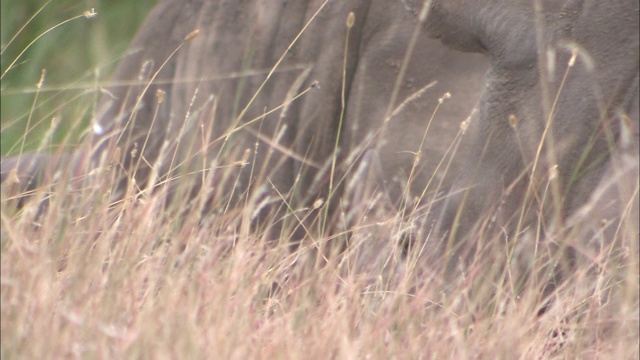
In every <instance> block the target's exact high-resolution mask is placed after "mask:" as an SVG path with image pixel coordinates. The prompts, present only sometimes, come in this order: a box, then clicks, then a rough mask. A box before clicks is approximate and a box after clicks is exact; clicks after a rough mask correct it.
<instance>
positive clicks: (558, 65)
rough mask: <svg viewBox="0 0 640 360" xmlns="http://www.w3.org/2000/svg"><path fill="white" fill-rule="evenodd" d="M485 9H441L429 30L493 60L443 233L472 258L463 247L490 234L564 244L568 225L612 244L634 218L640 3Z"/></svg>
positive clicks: (457, 4)
mask: <svg viewBox="0 0 640 360" xmlns="http://www.w3.org/2000/svg"><path fill="white" fill-rule="evenodd" d="M489 3H490V4H487V2H477V1H464V0H462V1H456V0H451V1H439V0H436V1H434V3H433V7H432V9H431V10H432V11H431V13H430V16H429V18H428V20H427V22H426V27H427V32H428V33H429V34H430V35H431V36H433V37H435V38H438V39H441V41H442V42H443V43H444V44H447V45H448V46H450V47H452V48H456V49H459V50H462V51H467V52H477V53H482V54H484V55H485V56H486V57H487V58H488V59H489V60H490V62H491V69H490V71H489V73H488V75H487V79H486V84H485V88H484V91H483V93H482V97H481V100H480V106H479V110H478V112H477V116H475V118H474V119H473V120H472V121H471V124H472V125H471V126H472V127H473V128H474V129H475V132H474V134H475V135H474V137H473V139H471V142H472V143H471V144H470V147H471V150H470V151H469V153H468V162H467V164H466V165H465V166H463V169H464V170H463V171H462V172H461V174H460V175H459V176H458V179H457V180H456V181H455V183H454V185H453V187H452V189H451V191H450V196H449V198H448V199H447V204H446V205H445V209H444V210H443V213H442V214H441V217H440V221H439V223H440V225H439V228H440V233H441V234H443V233H448V234H449V236H448V240H449V241H448V244H449V245H450V246H453V247H455V248H457V249H460V250H462V249H464V248H466V250H468V249H470V248H472V247H465V246H464V245H461V243H464V242H462V241H460V240H461V239H468V240H471V242H473V238H474V234H477V233H480V232H483V231H486V230H488V229H493V231H494V232H495V231H497V232H501V233H503V234H511V236H513V235H514V234H520V233H522V232H524V231H525V230H527V229H530V230H531V229H533V230H534V232H535V231H537V230H538V229H539V230H542V233H548V234H554V233H555V236H559V237H560V238H563V236H564V235H559V234H562V231H563V228H566V226H565V225H564V224H563V222H564V221H565V220H566V219H567V217H572V220H570V221H569V223H572V224H571V225H573V226H577V227H587V228H593V229H595V230H596V231H595V232H596V233H600V234H601V233H602V232H603V228H608V229H604V230H605V232H608V233H609V235H610V236H611V237H613V234H614V233H619V232H621V231H620V228H621V223H620V217H621V215H622V214H624V213H625V211H631V213H635V214H636V215H635V217H634V216H633V215H631V217H630V218H631V219H637V208H638V195H637V194H638V193H637V191H638V175H637V171H638V96H639V94H638V70H639V53H638V47H639V45H638V42H639V40H638V28H639V25H638V22H639V20H638V14H639V10H638V2H637V1H616V2H607V3H604V2H600V1H590V0H585V1H538V2H530V1H490V2H489ZM534 3H535V4H537V6H538V7H539V8H538V9H536V6H534ZM623 174H624V175H623ZM596 189H597V190H596ZM605 189H607V190H605ZM594 192H595V193H599V194H600V196H599V200H598V199H596V198H595V197H596V196H595V195H593V196H592V194H594ZM603 193H607V194H608V195H607V196H602V194H603ZM605 197H606V198H607V201H603V199H604V198H605ZM604 202H608V205H606V206H604V205H603V204H604ZM612 203H617V204H618V205H617V210H616V211H612V210H611V209H612V208H614V207H615V206H614V205H612ZM595 204H600V205H595ZM584 207H587V208H588V209H585V208H584ZM594 208H599V209H600V210H594ZM605 208H608V209H609V210H608V212H606V213H607V215H604V214H605V212H603V209H605ZM629 209H632V210H629ZM576 213H581V214H582V215H581V216H579V217H581V220H580V221H581V223H580V225H577V222H576V221H575V219H576V216H571V214H576ZM587 213H588V214H589V215H586V214H587ZM595 223H597V224H598V225H594V224H595ZM634 223H635V226H633V227H635V229H634V230H633V229H632V230H631V231H632V232H633V233H635V237H636V239H637V229H638V226H637V222H635V221H634ZM632 225H633V224H632ZM622 228H624V226H622ZM472 229H474V230H473V231H471V230H472ZM505 230H506V231H505ZM507 236H508V235H507ZM585 236H586V237H588V235H586V234H585ZM610 240H611V239H610ZM636 241H637V240H636ZM450 248H451V247H450ZM440 250H442V246H441V249H440ZM461 253H462V252H458V255H459V256H461Z"/></svg>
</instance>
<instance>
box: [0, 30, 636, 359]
mask: <svg viewBox="0 0 640 360" xmlns="http://www.w3.org/2000/svg"><path fill="white" fill-rule="evenodd" d="M3 41H4V39H3ZM4 56H5V55H3V57H4ZM27 58H28V55H27ZM4 64H5V62H4V60H3V66H4ZM27 67H28V66H25V65H21V67H19V68H16V70H15V72H18V71H21V70H22V69H25V68H27ZM3 69H4V68H3ZM62 80H63V83H65V84H71V82H70V81H68V82H64V79H62ZM67 80H68V79H67ZM3 86H4V85H3ZM69 86H71V85H69ZM42 102H45V100H44V99H42V98H40V97H39V98H37V99H35V100H33V97H31V102H30V103H28V104H27V105H26V106H25V107H24V108H23V111H24V109H28V108H31V107H39V106H40V105H41V103H42ZM3 103H4V101H3ZM3 107H4V105H3ZM85 110H86V111H89V110H88V109H85ZM3 119H4V114H3ZM3 126H4V125H3ZM4 133H5V131H4V129H3V136H4ZM27 135H28V134H26V133H24V134H23V135H22V136H27ZM29 136H31V135H30V134H29ZM67 141H68V142H73V141H71V140H67ZM240 165H242V164H240ZM115 171H116V169H114V168H109V169H106V170H105V171H103V172H101V173H100V174H99V176H95V175H96V174H92V176H87V177H86V178H81V179H77V178H74V176H75V175H76V174H73V173H72V172H71V170H70V169H66V170H64V171H63V172H62V173H61V174H59V175H58V177H57V179H58V180H57V182H55V183H53V184H44V185H43V186H41V187H38V188H37V189H36V190H34V191H33V192H32V193H31V197H30V200H29V201H28V202H26V203H20V202H19V197H20V195H21V194H20V193H16V192H15V188H14V187H13V186H12V185H15V184H4V185H3V189H2V190H3V191H2V192H3V194H2V196H3V198H2V208H1V210H0V216H1V221H2V232H1V244H0V247H1V249H0V250H1V259H2V261H1V268H0V270H1V278H0V300H1V301H0V312H1V315H2V317H1V320H0V331H1V334H2V343H1V349H0V356H1V357H2V358H6V359H11V358H43V359H44V358H52V359H55V358H169V359H175V358H177V359H181V358H186V359H192V358H195V359H197V358H202V359H208V358H220V359H234V358H237V359H245V358H265V359H266V358H268V359H271V358H292V359H297V358H317V359H325V358H375V359H388V358H408V359H414V358H422V359H442V358H450V359H467V358H469V359H470V358H481V359H496V358H498V359H513V358H522V359H532V358H533V359H540V358H570V359H574V358H611V359H633V358H638V356H639V355H638V319H639V310H638V305H639V302H638V296H639V295H638V270H639V269H638V248H637V243H636V242H637V219H634V218H632V217H631V216H630V215H629V214H623V216H622V220H621V221H620V223H619V229H620V231H619V233H618V235H617V237H616V239H617V240H618V243H615V244H608V245H602V246H601V247H600V248H598V249H596V250H595V251H592V252H589V251H588V250H589V249H584V253H585V254H583V255H585V256H584V257H585V258H586V259H588V260H589V261H586V262H579V266H578V267H569V268H568V270H570V271H568V272H565V273H564V274H563V281H562V282H560V283H558V284H557V285H556V286H555V288H553V289H552V290H548V285H549V283H550V281H551V280H553V279H552V277H550V276H549V274H554V273H555V269H553V268H554V266H555V265H556V264H558V263H560V264H561V265H562V256H561V254H560V251H559V250H558V247H557V246H554V242H553V241H551V242H541V241H540V240H541V239H539V235H532V234H530V233H525V234H523V235H518V237H517V238H516V239H507V238H505V237H504V236H495V235H493V234H484V233H482V231H480V230H478V231H477V233H476V234H475V238H476V240H477V243H478V244H479V245H478V247H477V250H476V251H477V256H475V257H474V259H473V260H472V261H471V262H469V263H468V264H466V266H465V268H464V271H463V272H462V273H463V276H461V277H458V278H455V279H448V278H447V277H443V276H441V275H442V274H440V273H439V272H437V271H434V269H433V267H432V266H431V264H429V263H427V262H426V261H425V258H426V257H425V256H424V254H422V251H423V249H422V248H421V247H420V246H414V247H412V248H411V249H409V250H406V249H405V248H404V247H403V245H402V241H401V240H402V238H403V237H404V236H406V235H405V229H406V228H407V227H408V226H410V225H411V224H407V223H406V220H405V219H406V218H407V216H400V215H399V214H395V213H389V212H380V213H373V212H372V213H367V214H365V215H367V217H368V220H366V221H365V220H363V221H360V222H359V223H358V224H357V225H354V226H352V227H349V228H347V229H344V233H338V234H334V235H326V236H323V237H314V235H313V234H311V233H310V234H307V236H306V237H305V238H304V239H303V240H302V242H301V244H300V245H299V246H298V247H297V248H296V249H295V250H292V249H291V246H290V244H289V243H288V238H287V236H286V235H287V234H288V233H290V232H293V229H283V230H281V231H282V234H283V235H282V237H283V239H282V240H281V241H274V240H273V239H271V236H270V232H269V229H270V228H273V227H275V226H276V224H277V223H279V222H280V221H281V219H278V218H275V217H271V218H267V219H265V220H264V221H263V223H262V226H261V227H255V226H254V224H253V223H252V221H251V220H252V216H251V214H252V213H254V212H255V209H256V206H257V204H252V203H247V206H245V207H244V208H240V209H234V210H229V211H226V212H224V213H217V214H205V215H204V216H201V215H202V214H201V213H200V212H199V211H197V210H198V209H200V205H201V204H205V203H207V202H209V201H211V196H214V201H220V202H221V203H223V202H224V199H222V198H221V199H215V195H216V194H213V195H212V194H211V193H207V192H204V191H203V192H201V193H199V194H198V195H196V196H195V198H190V197H187V196H176V195H175V193H174V195H173V196H168V195H167V194H166V193H164V192H163V191H162V190H160V191H158V192H156V193H155V194H153V195H148V194H143V195H142V196H135V194H134V193H135V192H134V191H131V192H126V194H125V195H124V196H123V197H122V198H121V199H118V201H113V197H112V194H111V189H114V188H115V187H116V181H117V177H116V176H115V175H113V174H115ZM174 182H177V183H180V182H183V183H182V184H180V187H179V188H178V190H177V191H178V192H179V191H188V190H189V189H191V188H192V186H191V184H190V183H189V182H190V180H189V179H188V178H187V177H184V180H183V178H181V177H180V175H176V179H175V181H174ZM636 196H637V193H636ZM316 206H317V207H318V208H321V207H322V206H323V204H322V203H317V204H316ZM44 208H46V211H43V209H44ZM223 208H224V207H223ZM185 209H186V210H185ZM319 213H320V214H321V215H320V216H327V215H322V214H325V212H323V211H319ZM362 217H363V218H364V216H362ZM409 217H410V216H409ZM318 223H324V219H320V220H319V221H318ZM424 236H425V238H426V240H427V241H429V240H434V239H430V237H429V235H428V234H424ZM563 236H564V237H565V238H563V239H562V241H563V242H565V243H570V244H579V243H580V241H581V239H580V238H579V236H581V235H578V234H571V233H569V234H564V235H563ZM345 238H348V240H347V241H348V242H349V243H350V245H351V246H350V247H349V248H347V249H346V250H345V249H344V248H343V246H342V245H343V243H342V242H341V241H339V240H341V239H345ZM507 240H508V241H507ZM320 248H321V249H322V251H319V249H320ZM549 269H550V270H549ZM443 279H447V280H443Z"/></svg>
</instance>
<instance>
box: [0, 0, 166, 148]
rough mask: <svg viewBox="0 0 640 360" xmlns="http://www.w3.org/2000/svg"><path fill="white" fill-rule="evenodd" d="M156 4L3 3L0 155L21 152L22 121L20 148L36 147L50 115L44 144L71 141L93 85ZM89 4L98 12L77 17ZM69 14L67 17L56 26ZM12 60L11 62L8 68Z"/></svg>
mask: <svg viewBox="0 0 640 360" xmlns="http://www.w3.org/2000/svg"><path fill="white" fill-rule="evenodd" d="M155 2H156V0H136V1H128V0H109V1H98V0H81V1H78V0H52V1H44V0H39V1H37V0H31V1H2V3H1V9H0V10H1V11H0V13H1V14H2V15H1V16H2V21H1V22H0V26H1V29H0V30H1V31H0V34H1V40H0V43H1V47H2V56H0V59H1V66H0V68H1V70H2V73H3V74H4V73H5V72H6V74H4V75H3V77H2V97H1V98H0V101H1V103H2V106H1V108H0V109H1V113H0V119H1V129H2V132H1V142H0V143H1V151H0V154H1V155H2V156H6V155H8V154H15V153H17V152H19V149H20V146H21V142H22V138H23V136H24V134H25V133H26V132H25V129H26V127H27V122H29V131H28V133H27V136H26V143H25V150H33V149H35V148H39V147H40V146H41V145H42V141H43V136H45V135H46V134H47V133H48V132H49V130H50V128H51V126H52V119H54V118H55V119H56V123H57V125H56V126H57V130H56V132H55V136H54V137H53V139H52V140H53V141H52V143H50V144H49V143H48V144H47V145H45V146H51V145H60V144H61V143H62V142H65V143H66V144H71V143H74V142H75V140H76V139H77V137H78V135H79V133H80V132H81V129H82V128H83V127H86V125H87V123H88V120H89V119H90V117H91V112H92V110H93V108H92V106H93V105H94V104H95V99H96V97H97V92H96V91H95V89H96V85H97V84H98V83H99V82H100V81H105V80H107V79H108V78H109V75H110V73H111V72H112V71H113V69H114V66H115V64H117V61H118V59H119V57H121V56H122V55H123V53H124V51H125V50H126V48H127V45H128V43H129V41H130V40H131V38H132V37H133V35H134V34H135V31H136V29H137V28H138V26H139V25H140V22H141V21H142V20H143V19H144V17H145V16H146V15H147V13H148V11H149V9H150V8H151V7H152V6H153V4H154V3H155ZM91 9H95V12H96V13H97V16H95V17H93V18H91V19H87V18H85V17H83V16H81V15H82V14H83V13H84V12H85V11H90V10H91ZM39 10H41V11H40V12H39V13H38V11H39ZM36 13H37V15H35V16H34V14H36ZM31 17H33V19H32V20H31V21H30V22H28V21H29V19H30V18H31ZM76 17H77V18H76ZM70 19H73V20H71V21H68V22H67V23H64V24H62V25H60V24H61V23H63V22H65V21H67V20H70ZM57 25H60V26H59V27H56V26H57ZM23 27H24V29H22V28H23ZM54 27H56V28H54ZM21 29H22V30H21ZM45 32H46V34H45ZM43 34H44V35H43ZM41 35H42V36H41ZM39 36H41V37H40V38H39V39H38V40H37V41H35V42H34V43H33V44H31V46H29V43H31V42H32V41H34V39H36V38H38V37H39ZM14 37H15V39H13V38H14ZM12 39H13V41H11V40H12ZM10 41H11V43H10ZM23 51H24V53H23V54H22V55H20V53H21V52H23ZM19 55H20V57H19V58H18V56H19ZM16 59H17V61H16V62H15V64H14V65H13V68H11V69H9V70H8V71H7V69H8V68H9V65H10V64H11V63H13V62H14V61H15V60H16ZM43 69H45V70H46V73H45V76H44V78H43V82H42V87H41V88H40V89H39V90H38V89H37V86H36V84H38V83H39V82H40V78H41V76H42V74H43ZM32 108H33V112H32V113H31V111H32ZM29 119H30V120H29ZM72 128H73V129H72ZM70 130H73V132H72V134H70V135H71V138H70V139H68V140H66V141H65V140H64V138H65V136H66V135H67V134H68V133H69V131H70Z"/></svg>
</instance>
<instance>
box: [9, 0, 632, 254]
mask: <svg viewBox="0 0 640 360" xmlns="http://www.w3.org/2000/svg"><path fill="white" fill-rule="evenodd" d="M421 5H422V4H421V2H419V1H386V0H369V1H356V0H348V1H328V2H326V3H325V2H323V1H278V2H270V3H269V4H268V5H266V3H264V2H260V1H248V0H247V1H234V2H228V1H182V0H166V1H163V2H161V3H159V4H158V5H157V6H156V7H155V8H154V10H153V11H152V12H151V14H150V15H149V17H148V18H147V20H146V21H145V23H144V24H143V25H142V27H141V29H140V31H139V32H138V34H137V35H136V37H135V38H134V40H133V41H132V44H131V47H130V51H129V53H128V55H127V56H126V57H125V58H124V59H123V60H122V62H121V63H120V65H119V66H118V68H117V70H116V72H115V74H114V77H113V80H112V83H113V86H110V87H108V88H106V89H105V90H104V95H103V96H102V97H101V99H100V101H99V103H98V106H97V111H96V122H95V125H94V135H93V136H92V137H91V139H88V141H87V142H88V143H89V145H88V147H87V148H84V149H81V150H78V152H77V153H76V154H71V155H69V157H70V158H71V160H69V162H71V163H77V162H80V161H81V162H83V163H84V161H85V160H86V158H87V156H86V155H85V153H90V154H91V158H92V161H91V163H92V164H94V165H93V166H96V164H100V163H101V162H102V161H103V160H102V159H104V158H105V157H108V156H106V155H107V154H114V153H119V154H121V156H122V158H121V163H122V164H123V169H125V171H124V172H123V175H122V179H123V180H122V186H121V188H126V187H127V185H130V184H131V179H135V180H136V181H135V185H136V186H138V187H139V188H140V189H144V188H145V187H148V184H149V183H151V184H152V185H153V184H158V183H163V182H164V181H169V182H171V181H174V180H175V179H184V178H185V177H189V176H195V178H197V179H198V178H205V177H206V176H204V175H202V174H206V175H207V176H209V175H211V174H213V176H212V178H213V179H214V180H213V182H212V184H207V183H201V184H200V185H201V186H204V187H206V186H213V187H214V188H215V191H217V194H216V196H217V198H218V199H220V200H218V202H217V203H215V204H212V205H211V207H210V209H212V211H214V212H215V211H222V210H221V209H226V205H225V204H229V202H228V198H231V200H232V201H231V203H235V204H238V203H240V204H246V203H247V202H249V203H250V204H253V205H254V207H258V208H260V207H261V205H260V204H264V203H271V204H277V205H276V206H275V207H276V208H278V209H284V208H285V206H284V205H283V203H284V202H286V203H287V204H288V206H290V209H293V210H294V211H295V210H296V209H298V208H304V207H309V206H311V204H313V203H314V202H315V201H316V200H317V199H325V200H326V199H327V198H329V197H332V198H333V199H334V201H332V203H331V206H333V207H334V208H335V207H336V206H341V205H344V204H340V197H341V195H342V194H343V193H344V191H346V192H347V193H348V192H349V191H351V190H353V188H354V187H369V186H372V187H377V188H378V190H382V192H384V193H386V194H388V195H389V196H388V199H389V202H391V203H392V206H391V207H393V208H395V209H396V210H403V209H411V210H412V209H422V210H424V209H426V210H424V211H423V212H422V214H426V216H428V217H429V219H431V220H425V221H423V228H422V230H424V231H422V232H421V234H422V235H421V237H422V238H424V240H425V241H428V243H429V246H431V250H432V251H430V253H432V254H441V253H442V252H443V251H445V250H447V249H451V247H453V248H454V252H453V253H449V257H452V258H457V257H459V256H463V253H464V252H470V249H473V246H465V244H471V245H473V239H474V234H478V233H479V232H473V231H472V229H479V230H478V231H484V230H486V229H492V230H491V231H498V232H500V231H505V230H506V233H514V234H517V233H520V232H521V231H522V230H524V229H527V228H530V227H532V226H541V227H542V228H543V230H545V231H552V230H553V229H552V228H553V226H551V223H550V222H548V221H547V219H554V221H555V220H558V219H560V220H564V219H567V218H568V217H569V215H570V214H578V213H580V212H581V211H583V210H584V209H582V207H583V206H584V204H585V203H588V200H589V198H590V197H591V196H592V194H593V193H594V191H595V192H598V189H600V188H601V187H606V186H609V187H613V188H616V189H618V188H620V186H618V184H619V182H617V181H616V182H615V183H614V184H613V185H611V183H610V182H609V184H608V185H603V183H606V181H605V180H607V178H608V176H609V175H610V174H611V172H615V174H622V173H624V174H631V175H628V176H623V177H624V178H625V179H628V178H629V177H631V178H632V179H631V184H632V185H631V186H630V188H631V190H630V193H629V192H625V193H624V194H622V193H621V192H620V191H617V190H616V191H614V193H615V194H616V195H615V196H613V197H617V198H618V199H619V200H621V201H620V202H622V203H623V204H624V203H628V199H627V198H626V197H627V196H632V197H633V196H635V199H636V200H634V201H635V202H636V203H637V176H636V177H635V178H634V176H633V175H634V172H633V171H629V168H633V166H635V167H636V168H637V159H638V157H637V143H638V135H637V124H638V4H637V2H634V1H618V2H616V3H615V4H606V5H605V4H600V2H598V1H595V0H594V1H591V0H585V1H571V0H570V1H543V2H542V5H543V7H542V8H543V10H542V11H536V10H535V9H534V6H533V5H532V3H531V2H530V1H515V2H513V1H508V2H504V3H503V2H501V1H488V2H481V1H463V0H459V1H456V0H452V1H438V0H434V1H433V2H432V5H431V8H430V9H429V12H428V13H429V16H428V18H427V21H426V22H422V21H420V17H419V13H420V10H421ZM318 9H321V10H320V11H319V12H318V13H317V14H316V11H317V10H318ZM350 13H352V14H353V15H352V16H353V18H352V19H351V20H350V21H353V23H352V24H350V26H347V24H346V23H347V20H348V18H349V16H350V15H349V14H350ZM307 24H308V26H306V25H307ZM194 29H199V35H198V36H197V37H195V38H193V39H190V41H188V42H187V41H185V36H187V37H191V36H189V34H190V33H191V32H192V31H193V30H194ZM416 30H417V32H416ZM414 34H417V35H416V36H417V37H415V38H414ZM443 44H444V45H443ZM459 50H462V51H464V52H467V53H462V52H459ZM572 50H573V51H574V52H575V54H577V55H576V56H577V58H576V59H575V64H574V65H573V66H572V67H571V68H568V65H567V64H568V62H569V60H570V58H571V56H572ZM472 53H479V54H472ZM550 54H554V56H551V55H550ZM276 65H277V66H276ZM404 66H406V71H404V72H403V68H404ZM487 70H489V72H488V74H487V75H486V77H485V73H486V72H487ZM565 74H567V75H566V77H565ZM434 81H436V82H437V83H435V84H433V85H431V86H430V84H432V83H433V82H434ZM132 84H133V85H132ZM447 92H448V93H450V94H451V95H452V98H451V99H446V100H444V101H439V100H441V99H444V98H445V97H444V94H445V93H447ZM300 94H302V95H300ZM298 95H300V96H299V97H298ZM441 102H442V104H441V105H440V103H441ZM439 105H440V106H439ZM476 105H477V106H476ZM474 108H475V109H476V111H473V110H474ZM436 109H437V111H436ZM470 114H473V115H472V116H471V118H470V121H469V124H470V125H469V128H468V129H467V130H466V132H464V134H463V132H462V131H461V130H460V124H461V123H462V122H463V121H464V120H466V119H467V117H468V116H469V115H470ZM432 117H433V120H431V118H432ZM549 119H551V121H550V122H549V121H548V120H549ZM547 124H549V126H547ZM621 124H623V125H621ZM427 129H428V131H427ZM545 129H548V130H546V131H545ZM625 134H630V135H625ZM624 138H628V139H629V140H628V141H626V140H624ZM540 144H542V145H541V146H540ZM117 148H119V149H120V150H119V151H120V152H117V151H116V150H115V149H117ZM364 154H367V155H364ZM625 154H628V155H629V156H630V157H631V160H630V161H626V160H623V159H622V157H624V155H625ZM363 157H364V158H365V159H369V160H371V161H372V162H375V163H378V160H380V161H379V164H380V165H379V166H377V165H376V166H375V169H376V171H373V172H372V171H368V170H366V169H365V170H363V171H358V170H357V169H359V168H361V167H358V166H357V164H358V163H359V161H360V159H361V158H363ZM33 159H34V164H35V165H34V167H33V168H29V167H27V168H26V169H27V170H29V171H27V172H28V173H30V174H31V175H33V173H34V171H32V170H30V169H40V168H42V166H38V164H39V163H42V162H46V157H44V159H45V160H43V156H35V157H33ZM74 159H75V160H74ZM78 159H81V160H78ZM11 161H12V163H9V162H6V163H3V177H5V176H6V174H8V171H6V170H5V166H4V164H15V160H11ZM627 163H630V164H631V165H619V164H627ZM238 164H240V165H241V164H248V165H246V166H237V165H238ZM10 167H11V166H7V168H10ZM229 167H234V169H233V170H229V169H228V168H229ZM223 170H224V171H223ZM193 174H195V175H193ZM363 174H365V175H363ZM366 174H369V175H366ZM549 174H552V175H551V176H550V175H549ZM27 175H28V174H27ZM614 177H615V178H617V176H614ZM348 178H351V180H349V181H346V180H345V179H348ZM150 179H151V180H150ZM454 179H455V181H454ZM634 181H635V182H634ZM176 182H179V181H176ZM627 182H628V180H627ZM451 183H453V185H451ZM345 184H347V185H345ZM349 184H350V185H349ZM598 184H600V185H598ZM634 185H635V186H634ZM449 186H451V190H450V191H449V192H448V194H447V195H446V196H444V199H445V201H444V204H443V205H440V203H439V202H438V199H440V197H438V195H439V194H441V193H442V191H443V190H445V189H447V188H448V187H449ZM336 189H338V190H337V191H336ZM350 189H351V190H350ZM634 189H635V193H634ZM603 191H604V190H603ZM331 192H333V193H331ZM600 193H603V192H602V191H601V192H600ZM634 194H635V195H634ZM350 196H351V195H349V194H347V196H345V197H344V199H348V198H350ZM385 197H386V195H385ZM283 200H284V201H283ZM278 204H279V205H278ZM352 205H353V204H352ZM440 207H441V208H442V209H440ZM636 208H637V206H636ZM433 209H438V210H433ZM418 213H420V211H419V212H418ZM583 213H584V211H583ZM434 214H439V215H434ZM618 214H619V213H618ZM586 217H589V216H586ZM310 218H311V219H313V217H310ZM434 219H437V221H438V224H437V231H436V232H433V231H432V228H431V224H432V222H433V221H434ZM573 219H575V217H574V218H573ZM554 226H556V227H561V226H562V224H555V225H554ZM428 234H431V235H428ZM427 239H428V240H427ZM465 239H466V240H470V241H466V242H465V241H462V240H465ZM463 250H464V251H463Z"/></svg>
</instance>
